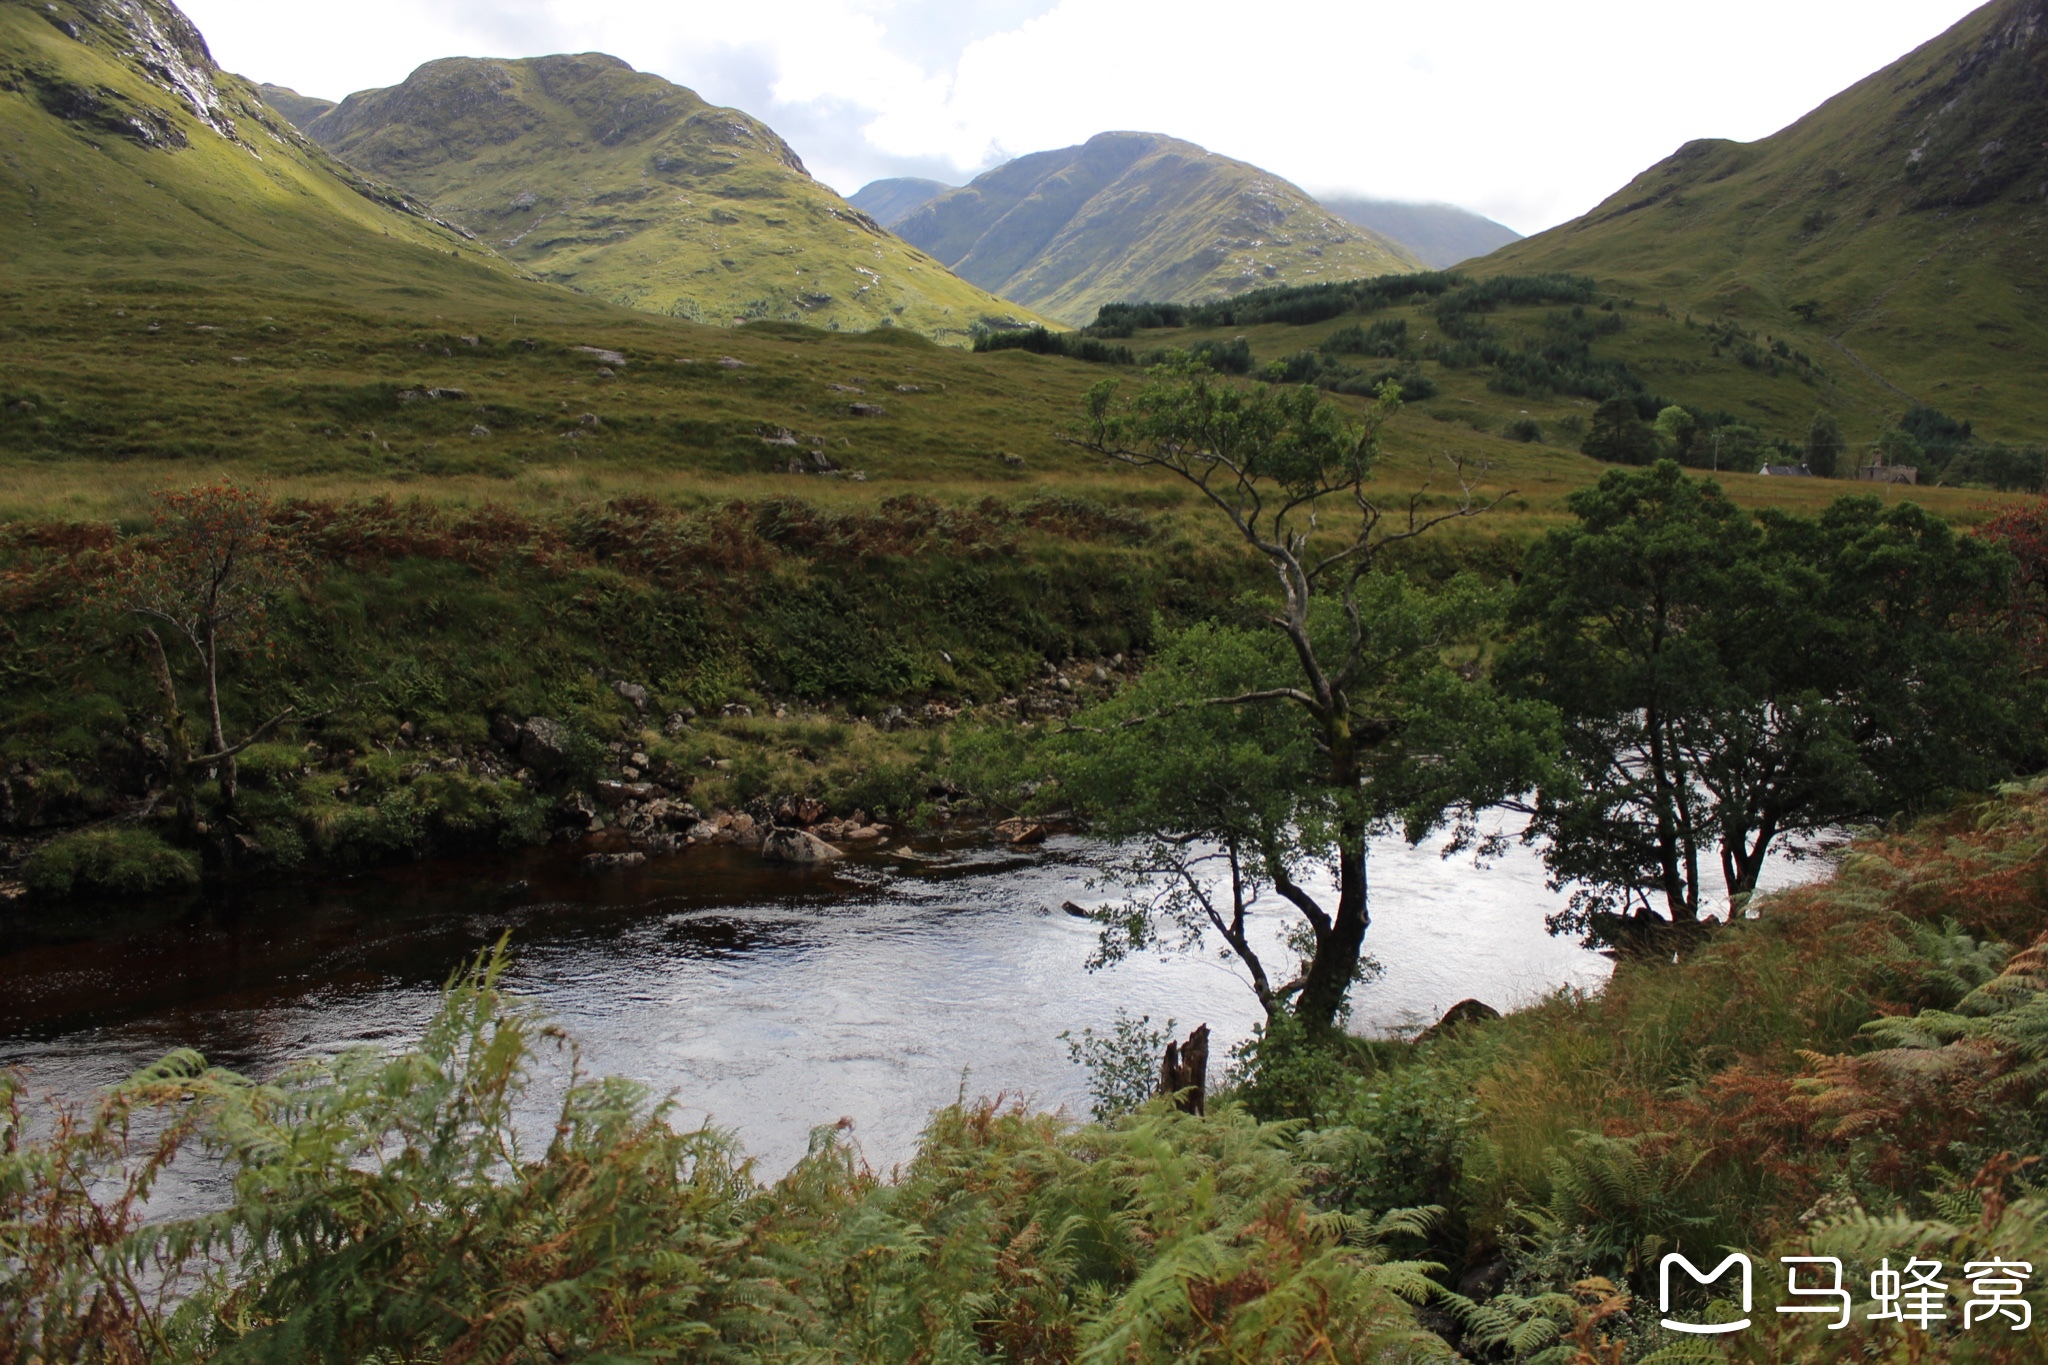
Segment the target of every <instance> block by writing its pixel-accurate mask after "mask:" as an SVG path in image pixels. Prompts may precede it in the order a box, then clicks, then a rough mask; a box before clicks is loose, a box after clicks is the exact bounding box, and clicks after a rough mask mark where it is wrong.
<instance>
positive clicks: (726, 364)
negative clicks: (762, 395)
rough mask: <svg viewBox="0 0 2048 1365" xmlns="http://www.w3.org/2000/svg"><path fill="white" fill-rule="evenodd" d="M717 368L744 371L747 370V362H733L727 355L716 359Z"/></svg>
mask: <svg viewBox="0 0 2048 1365" xmlns="http://www.w3.org/2000/svg"><path fill="white" fill-rule="evenodd" d="M718 368H719V369H721V370H744V369H745V368H747V362H746V361H744V360H734V359H733V358H732V357H731V356H729V355H722V356H720V357H718Z"/></svg>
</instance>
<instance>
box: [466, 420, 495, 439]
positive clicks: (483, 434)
mask: <svg viewBox="0 0 2048 1365" xmlns="http://www.w3.org/2000/svg"><path fill="white" fill-rule="evenodd" d="M469 434H470V435H471V436H473V437H475V438H476V439H477V440H479V441H485V440H489V439H490V435H491V429H490V428H489V427H487V426H485V425H484V424H483V423H482V422H478V423H477V424H476V425H475V426H473V427H471V428H470V429H469Z"/></svg>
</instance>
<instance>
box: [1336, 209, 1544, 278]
mask: <svg viewBox="0 0 2048 1365" xmlns="http://www.w3.org/2000/svg"><path fill="white" fill-rule="evenodd" d="M1323 207H1324V208H1326V209H1328V210H1329V211H1330V212H1332V213H1334V214H1336V215H1337V216H1338V217H1339V218H1342V219H1343V220H1344V221H1345V222H1347V223H1356V224H1358V226H1360V227H1362V228H1371V229H1372V230H1373V231H1374V232H1377V233H1378V234H1380V236H1382V237H1385V238H1387V239H1388V240H1389V241H1395V242H1399V243H1400V244H1401V245H1402V246H1405V247H1407V248H1408V249H1409V250H1410V251H1412V252H1414V253H1415V254H1416V255H1417V256H1419V257H1421V258H1422V261H1423V264H1425V265H1427V266H1429V267H1430V268H1431V269H1433V270H1448V269H1450V267H1452V266H1454V265H1457V264H1458V263H1459V262H1461V261H1469V260H1471V259H1472V258H1473V257H1474V256H1484V255H1486V254H1488V253H1489V252H1494V251H1498V250H1500V249H1501V248H1502V247H1504V246H1506V245H1507V244H1508V243H1510V242H1519V241H1521V240H1522V234H1521V233H1519V232H1517V231H1515V230H1514V229H1513V228H1511V227H1508V226H1506V225H1505V224H1502V223H1496V222H1494V221H1493V219H1491V218H1482V217H1481V216H1480V215H1478V214H1476V213H1474V212H1472V211H1471V210H1470V209H1461V208H1459V207H1458V206H1457V205H1455V204H1406V203H1401V202H1399V201H1397V200H1392V199H1332V198H1330V197H1329V196H1327V195H1326V196H1324V198H1323Z"/></svg>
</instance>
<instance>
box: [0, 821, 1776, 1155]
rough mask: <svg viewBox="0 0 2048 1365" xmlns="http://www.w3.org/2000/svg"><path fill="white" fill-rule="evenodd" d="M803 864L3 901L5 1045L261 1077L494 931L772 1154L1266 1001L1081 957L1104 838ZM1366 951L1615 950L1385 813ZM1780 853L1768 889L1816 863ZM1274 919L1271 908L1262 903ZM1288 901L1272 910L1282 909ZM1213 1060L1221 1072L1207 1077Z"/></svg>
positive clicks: (1381, 1010) (1576, 969)
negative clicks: (122, 904)
mask: <svg viewBox="0 0 2048 1365" xmlns="http://www.w3.org/2000/svg"><path fill="white" fill-rule="evenodd" d="M918 850H919V852H920V854H921V855H922V857H923V858H924V859H927V861H918V860H912V859H906V858H898V857H894V856H890V855H886V854H876V855H870V856H862V857H856V858H852V859H849V860H848V861H846V862H843V863H839V864H834V865H832V866H831V867H830V868H829V869H825V870H796V869H785V868H778V867H771V866H768V865H766V864H764V863H762V862H761V860H760V859H759V857H758V856H756V855H754V854H751V853H748V852H746V851H743V850H739V849H728V848H700V849H693V850H691V851H689V852H687V853H684V854H681V855H678V856H676V857H672V858H665V859H655V860H653V861H651V862H650V863H649V864H648V865H647V866H645V867H642V868H634V869H627V870H621V871H611V872H605V873H601V874H592V873H588V872H585V871H584V870H583V869H582V868H581V867H580V866H579V865H578V864H577V863H576V862H575V861H574V860H573V858H572V857H570V856H568V855H566V854H565V853H564V852H563V851H561V850H547V849H541V850H531V851H527V852H522V853H516V854H507V855H496V856H475V857H465V858H450V859H440V860H435V861H431V862H426V863H419V864H414V865H411V866H407V867H403V868H395V869H389V870H385V871H381V872H375V873H367V874H363V875H360V876H355V877H349V878H343V879H324V880H319V881H308V882H305V883H300V884H288V885H276V886H272V887H268V888H265V889H262V890H260V891H254V892H246V891H245V892H242V893H240V894H238V895H236V896H234V897H232V898H205V899H196V900H190V901H185V902H179V903H174V904H164V905H138V906H133V907H126V908H122V909H120V910H118V911H108V910H104V909H102V910H98V911H94V912H91V913H78V914H66V915H52V914H50V913H48V912H38V913H36V914H35V915H34V916H33V917H32V918H31V917H29V916H26V915H16V916H14V917H12V918H11V919H9V920H0V1065H7V1066H15V1067H19V1068H22V1069H23V1070H25V1071H26V1073H27V1075H28V1077H29V1082H30V1089H31V1091H32V1092H34V1093H36V1094H39V1095H40V1094H50V1095H55V1096H57V1097H60V1098H64V1099H70V1100H77V1099H80V1098H83V1097H85V1096H87V1095H88V1094H90V1093H91V1092H92V1091H93V1090H94V1089H96V1088H98V1087H102V1086H105V1085H107V1084H110V1083H112V1082H114V1081H116V1080H119V1079H120V1078H122V1077H124V1076H126V1075H127V1074H128V1073H130V1072H131V1071H133V1070H134V1069H135V1068H136V1067H138V1066H140V1065H142V1064H144V1063H147V1062H150V1061H153V1060H155V1059H156V1058H158V1057H160V1056H162V1055H163V1054H164V1053H165V1052H167V1051H169V1050H171V1049H173V1048H177V1047H195V1048H197V1049H199V1050H200V1051H201V1052H203V1053H204V1054H205V1055H206V1056H207V1057H208V1058H209V1060H211V1061H213V1062H215V1063H217V1064H220V1065H224V1066H228V1067H231V1068H233V1069H235V1070H238V1071H241V1072H243V1073H244V1074H248V1075H253V1076H259V1077H260V1076H264V1075H268V1074H272V1073H274V1072H275V1071H276V1070H277V1069H279V1068H280V1067H281V1066H282V1065H283V1064H284V1063H285V1062H287V1061H288V1060H290V1059H293V1058H296V1057H301V1056H305V1055H308V1054H314V1053H329V1052H333V1051H336V1050H339V1049H342V1048H345V1047H348V1046H351V1045H355V1044H372V1045H378V1046H391V1045H395V1044H399V1043H402V1042H404V1041H406V1040H407V1039H408V1038H410V1037H411V1036H413V1035H414V1033H415V1032H416V1030H417V1029H418V1028H419V1026H420V1024H421V1022H422V1021H423V1020H424V1019H425V1018H426V1017H427V1016H428V1014H429V1013H430V1012H431V1011H432V1009H433V1007H434V1003H435V1000H436V997H437V993H438V989H439V987H440V984H441V983H442V982H443V981H444V980H445V979H446V978H447V976H448V974H449V973H450V972H451V971H452V970H454V969H455V968H456V967H457V966H458V965H459V964H461V963H462V962H463V961H464V960H465V958H467V957H468V956H470V955H472V954H474V953H475V952H477V951H478V950H479V949H480V948H482V947H484V946H486V945H488V944H490V943H492V942H493V941H495V940H496V939H497V937H498V936H499V935H500V934H503V933H509V934H510V935H511V941H512V944H513V952H514V954H515V966H514V969H513V971H512V974H511V978H510V983H511V986H512V988H513V989H515V990H516V991H517V992H519V993H520V994H522V995H525V996H528V997H530V998H531V999H533V1000H534V1001H536V1002H538V1003H539V1004H540V1005H541V1006H542V1007H543V1008H544V1009H545V1010H546V1011H548V1012H549V1013H550V1014H552V1015H553V1016H554V1017H555V1018H556V1019H557V1020H558V1021H559V1022H561V1023H562V1024H564V1025H565V1026H566V1027H567V1029H568V1030H569V1032H570V1033H571V1035H572V1036H574V1037H575V1038H576V1039H577V1040H578V1042H579V1043H580V1044H581V1046H582V1048H583V1052H584V1058H585V1063H586V1066H587V1067H589V1068H591V1069H594V1070H596V1071H599V1072H607V1073H613V1074H621V1075H627V1076H632V1077H634V1078H636V1079H639V1080H642V1081H645V1082H647V1083H649V1084H650V1085H651V1086H653V1087H654V1088H655V1089H656V1090H657V1091H658V1092H662V1093H673V1094H675V1095H676V1097H677V1098H678V1100H679V1101H680V1105H681V1111H682V1115H683V1117H684V1118H685V1119H687V1120H690V1121H701V1120H704V1119H707V1118H708V1119H710V1120H711V1121H713V1122H715V1123H717V1124H718V1125H720V1126H722V1127H726V1128H729V1129H732V1130H734V1131H735V1132H736V1133H737V1135H738V1137H739V1140H740V1142H741V1144H742V1145H743V1147H744V1148H745V1149H746V1150H747V1151H748V1152H750V1153H752V1154H754V1155H756V1156H757V1157H758V1158H760V1162H761V1169H762V1170H763V1171H764V1173H768V1174H774V1173H777V1172H779V1171H781V1170H783V1169H786V1168H787V1167H788V1165H789V1164H790V1163H791V1162H792V1161H794V1160H795V1159H796V1158H797V1157H798V1156H800V1155H801V1154H802V1152H803V1151H804V1149H805V1145H806V1142H807V1140H808V1135H809V1132H810V1130H811V1129H812V1128H813V1127H814V1126H815V1125H819V1124H825V1123H832V1122H835V1121H837V1120H839V1119H841V1118H847V1119H851V1120H852V1123H853V1127H852V1132H853V1135H854V1137H855V1139H856V1141H858V1142H859V1144H860V1146H861V1148H862V1150H863V1152H864V1153H865V1155H866V1156H867V1158H868V1159H869V1160H870V1161H871V1162H873V1163H874V1164H876V1165H877V1166H879V1167H883V1168H886V1167H887V1166H888V1165H889V1164H890V1163H892V1162H896V1161H899V1160H901V1159H903V1158H904V1157H906V1156H907V1155H909V1153H910V1152H911V1151H912V1150H913V1148H914V1146H915V1142H916V1137H917V1134H918V1132H919V1130H920V1128H921V1126H922V1124H923V1122H924V1119H925V1116H926V1115H927V1114H928V1113H929V1112H930V1111H931V1110H932V1109H933V1108H934V1107H936V1106H940V1105H944V1104H946V1103H949V1102H950V1101H952V1100H953V1099H954V1098H955V1097H956V1096H957V1095H959V1094H960V1093H961V1092H962V1091H963V1090H964V1091H965V1092H966V1093H967V1094H968V1095H969V1096H970V1097H972V1096H977V1095H994V1094H998V1093H1001V1094H1006V1095H1009V1096H1013V1097H1021V1098H1024V1099H1026V1100H1028V1101H1029V1102H1030V1103H1032V1104H1034V1105H1036V1106H1041V1107H1046V1108H1053V1107H1060V1106H1064V1107H1066V1108H1067V1109H1068V1110H1070V1111H1071V1112H1073V1113H1076V1114H1080V1115H1085V1113H1086V1112H1087V1108H1088V1087H1087V1075H1086V1073H1085V1072H1084V1071H1083V1070H1082V1069H1080V1068H1078V1067H1077V1066H1075V1065H1074V1064H1073V1063H1072V1062H1071V1061H1070V1060H1069V1057H1068V1054H1067V1050H1066V1048H1065V1046H1064V1044H1062V1043H1061V1041H1060V1040H1059V1035H1060V1033H1061V1032H1062V1031H1064V1030H1073V1031H1074V1032H1076V1033H1078V1032H1079V1031H1080V1030H1082V1029H1083V1028H1087V1027H1091V1026H1092V1027H1095V1028H1098V1029H1100V1028H1103V1027H1106V1026H1107V1025H1109V1024H1110V1023H1111V1021H1112V1020H1113V1019H1114V1017H1115V1015H1116V1013H1117V1011H1118V1009H1119V1008H1122V1009H1125V1010H1128V1011H1129V1012H1131V1013H1133V1014H1146V1015H1150V1016H1151V1017H1152V1019H1153V1020H1154V1021H1155V1022H1156V1023H1163V1022H1165V1021H1166V1020H1167V1019H1172V1020H1174V1021H1176V1023H1177V1025H1178V1027H1179V1029H1180V1031H1181V1032H1183V1033H1185V1031H1186V1030H1187V1029H1188V1028H1190V1027H1192V1026H1193V1025H1195V1024H1197V1023H1207V1024H1208V1025H1209V1026H1210V1027H1211V1029H1212V1031H1213V1033H1214V1035H1215V1042H1214V1052H1215V1055H1216V1056H1217V1058H1218V1059H1219V1063H1220V1061H1221V1059H1222V1057H1223V1055H1224V1054H1225V1053H1226V1052H1227V1051H1228V1049H1229V1048H1230V1047H1232V1046H1234V1045H1236V1044H1237V1043H1239V1042H1241V1041H1243V1040H1244V1039H1245V1038H1246V1037H1247V1036H1249V1034H1250V1032H1251V1030H1252V1027H1253V1024H1254V1022H1255V1019H1256V1017H1257V1015H1258V1007H1257V1002H1256V1001H1255V1000H1254V999H1253V997H1252V994H1251V991H1250V990H1249V988H1248V987H1247V986H1246V985H1245V982H1244V978H1243V975H1242V973H1241V971H1239V970H1238V969H1237V968H1236V967H1235V965H1234V964H1233V963H1231V962H1229V961H1226V960H1224V959H1222V958H1220V957H1217V956H1215V955H1209V956H1197V955H1166V956H1148V957H1145V958H1142V959H1135V960H1130V961H1126V962H1124V963H1122V964H1120V965H1118V966H1115V967H1112V968H1109V969H1107V970H1103V971H1099V972H1094V973H1091V972H1089V971H1087V970H1086V969H1085V964H1086V962H1087V959H1088V957H1089V954H1090V951H1091V950H1092V949H1093V947H1094V945H1095V935H1096V929H1095V927H1094V926H1093V925H1092V924H1090V923H1088V922H1086V921H1083V920H1078V919H1075V918H1073V917H1072V916H1069V915H1066V914H1063V913H1061V911H1060V910H1059V906H1060V904H1061V903H1062V902H1063V901H1066V900H1070V899H1072V900H1080V901H1084V902H1092V901H1099V900H1100V899H1102V898H1103V896H1104V894H1105V893H1102V892H1099V891H1094V890H1091V888H1090V886H1089V882H1090V880H1091V878H1092V877H1094V876H1095V875H1096V872H1097V870H1098V869H1099V867H1100V865H1101V863H1102V861H1103V860H1104V859H1105V857H1106V856H1107V850H1105V849H1104V847H1103V846H1101V845H1099V844H1096V843H1092V842H1090V841H1088V840H1085V839H1082V838H1078V837H1071V836H1065V837H1058V838H1055V839H1053V840H1052V841H1051V842H1050V843H1049V844H1048V845H1046V846H1045V847H1044V848H1043V849H1042V850H1038V851H1035V852H1032V853H1028V854H1019V853H1014V852H1011V851H1009V850H1007V849H995V848H990V847H987V846H985V845H980V844H976V843H974V842H972V841H967V840H953V841H946V840H932V841H926V842H923V843H920V844H919V845H918ZM1370 866H1371V881H1372V914H1373V924H1372V929H1371V931H1370V933H1369V934H1368V935H1367V950H1368V951H1369V952H1370V953H1371V954H1372V956H1373V957H1374V958H1376V959H1377V960H1378V962H1379V963H1380V965H1381V967H1382V968H1383V970H1382V972H1381V973H1380V974H1379V975H1378V977H1377V978H1376V979H1374V980H1372V981H1371V982H1368V983H1366V984H1364V985H1361V986H1360V987H1359V988H1358V989H1357V990H1356V991H1355V992H1354V996H1353V1017H1352V1026H1353V1028H1354V1029H1356V1030H1358V1031H1361V1032H1366V1033H1388V1032H1398V1031H1406V1030H1413V1029H1415V1028H1419V1027H1421V1026H1423V1025H1426V1024H1428V1023H1429V1022H1431V1021H1433V1020H1434V1019H1436V1018H1437V1017H1438V1016H1439V1015H1441V1013H1442V1012H1443V1010H1444V1009H1445V1008H1447V1007H1448V1006H1450V1005H1452V1004H1454V1003H1456V1002H1457V1001H1459V1000H1462V999H1465V998H1467V997H1477V998H1479V999H1481V1000H1484V1001H1486V1002H1487V1003H1488V1004H1491V1005H1493V1006H1495V1007H1497V1008H1500V1009H1510V1008H1513V1007H1515V1006H1518V1005H1525V1004H1528V1003H1530V1002H1532V1001H1534V1000H1537V999H1539V998H1541V997H1542V996H1544V995H1545V994H1547V993H1549V992H1552V991H1556V990H1558V989H1561V988H1577V989H1593V988H1596V987H1597V986H1598V985H1599V984H1600V983H1601V982H1602V981H1603V980H1604V979H1605V977H1606V975H1607V972H1608V970H1609V964H1608V962H1607V960H1606V959H1604V958H1602V957H1600V956H1599V955H1597V954H1594V953H1590V952H1587V951H1585V950H1583V949H1581V948H1579V947H1577V946H1576V945H1574V944H1572V943H1570V942H1566V941H1561V940H1558V939H1555V938H1552V937H1551V936H1550V935H1548V934H1547V933H1546V932H1545V931H1544V927H1543V917H1544V915H1545V914H1546V913H1547V912H1549V911H1552V910H1554V909H1556V908H1558V906H1559V905H1560V903H1561V900H1562V898H1561V897H1559V896H1558V895H1556V894H1555V893H1553V892H1551V891H1549V890H1548V889H1547V888H1546V887H1545V886H1544V883H1543V874H1542V867H1541V864H1540V862H1539V861H1538V860H1537V858H1536V855H1535V854H1534V853H1533V852H1532V851H1530V850H1527V849H1522V848H1519V847H1518V848H1516V849H1514V850H1513V851H1512V852H1510V853H1509V854H1508V855H1507V856H1506V857H1505V858H1503V859H1501V860H1499V861H1497V862H1494V863H1492V864H1490V865H1488V866H1487V867H1485V868H1475V867H1474V866H1473V865H1472V863H1471V861H1470V859H1469V858H1456V859H1450V860H1446V859H1443V858H1441V857H1439V856H1438V854H1437V852H1436V850H1435V849H1434V848H1433V847H1432V846H1431V845H1428V844H1425V845H1423V846H1422V847H1420V848H1409V847H1407V846H1406V845H1405V844H1403V843H1402V842H1401V841H1400V840H1398V839H1387V840H1381V841H1379V842H1378V843H1377V844H1375V846H1374V847H1373V849H1372V855H1371V860H1370ZM1815 867H1816V864H1813V863H1810V862H1809V863H1803V864H1802V863H1787V862H1785V861H1783V860H1779V861H1778V862H1777V863H1776V864H1775V865H1774V866H1773V868H1772V871H1771V875H1770V877H1769V879H1768V881H1767V885H1768V884H1783V883H1785V882H1787V881H1790V880H1795V879H1798V878H1800V877H1803V876H1810V875H1812V870H1813V869H1814V868H1815ZM1266 910H1267V913H1266V914H1264V915H1263V916H1262V918H1261V921H1260V923H1261V927H1262V928H1263V929H1264V930H1265V931H1266V932H1265V937H1266V939H1267V941H1268V942H1271V943H1273V944H1275V945H1276V946H1275V954H1274V958H1273V959H1271V961H1276V962H1277V961H1279V960H1280V954H1279V952H1278V950H1277V934H1278V932H1279V930H1280V927H1281V926H1282V923H1283V920H1284V916H1283V914H1282V913H1281V911H1280V909H1279V908H1278V907H1266ZM1290 913H1291V912H1290ZM1216 1069H1218V1068H1213V1067H1212V1075H1213V1074H1214V1072H1215V1070H1216Z"/></svg>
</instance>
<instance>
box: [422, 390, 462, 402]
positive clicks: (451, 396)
mask: <svg viewBox="0 0 2048 1365" xmlns="http://www.w3.org/2000/svg"><path fill="white" fill-rule="evenodd" d="M427 397H429V398H441V399H446V400H447V401H448V402H451V403H462V402H467V401H468V399H469V390H468V389H428V390H427Z"/></svg>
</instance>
